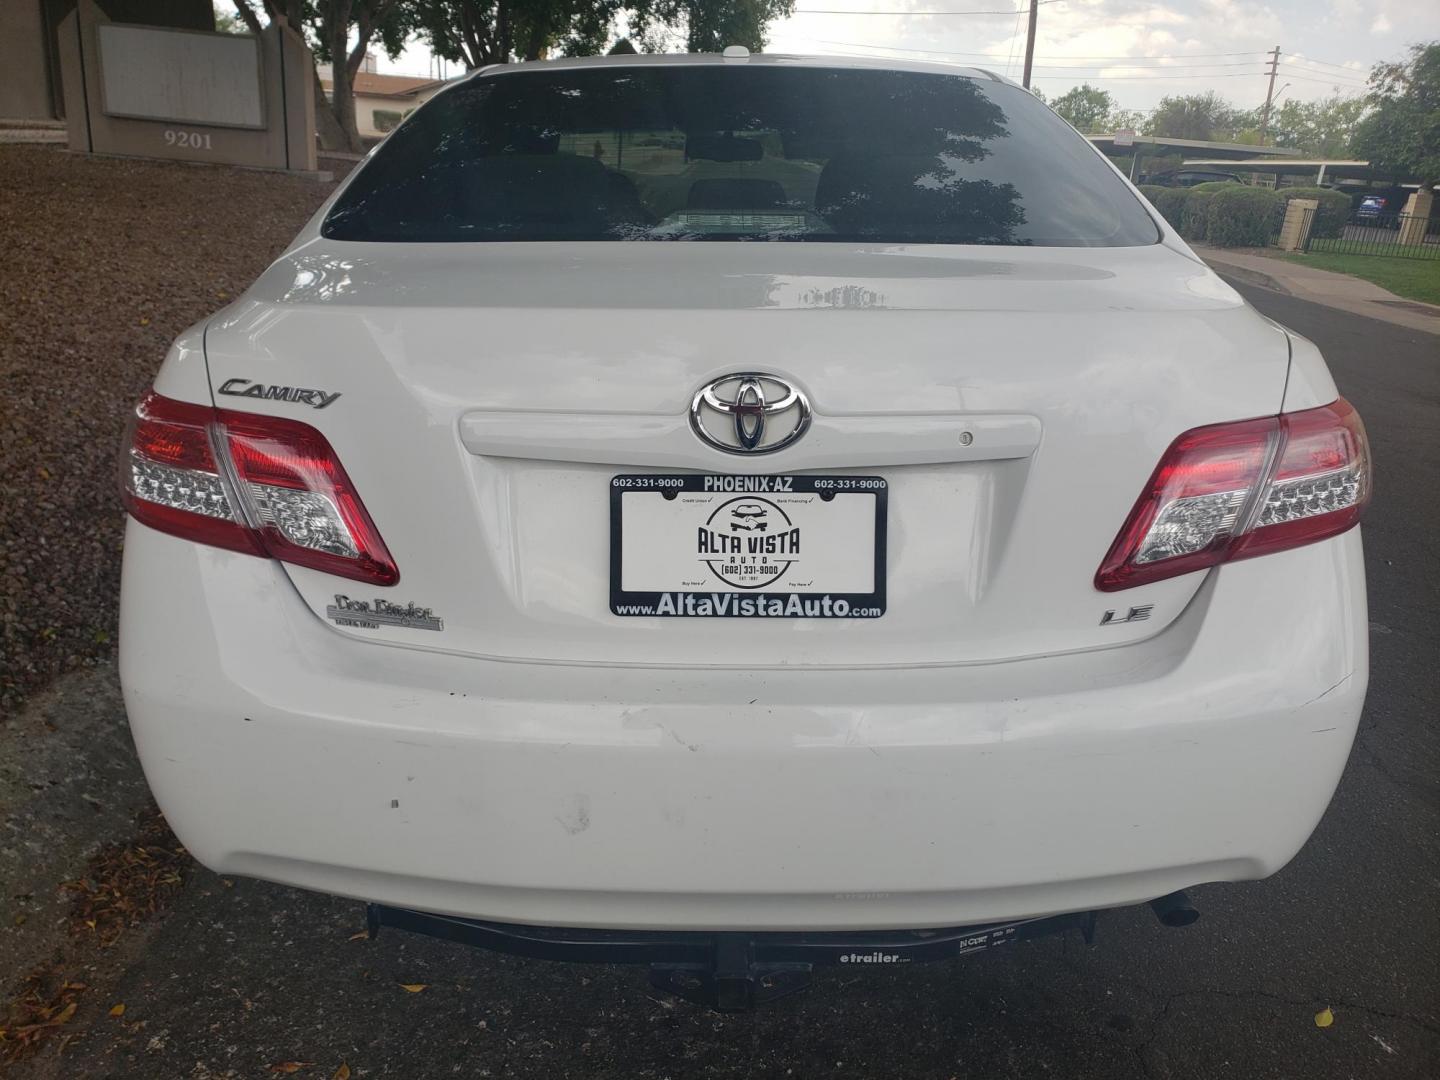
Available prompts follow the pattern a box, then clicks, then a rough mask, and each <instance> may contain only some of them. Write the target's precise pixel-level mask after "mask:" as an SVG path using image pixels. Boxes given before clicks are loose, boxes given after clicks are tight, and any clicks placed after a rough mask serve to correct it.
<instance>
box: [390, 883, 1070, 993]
mask: <svg viewBox="0 0 1440 1080" xmlns="http://www.w3.org/2000/svg"><path fill="white" fill-rule="evenodd" d="M366 918H367V922H368V924H369V927H370V936H371V937H372V938H373V937H374V936H376V935H377V934H378V933H379V931H380V928H381V927H383V926H389V927H394V928H395V929H398V930H408V931H411V932H412V933H418V934H426V935H428V936H431V937H438V938H443V939H445V940H447V941H455V942H459V943H462V944H466V945H474V946H477V947H479V948H483V949H490V950H492V951H495V952H502V953H509V954H512V955H516V956H529V957H533V958H536V959H541V960H564V961H571V962H579V963H594V964H644V965H647V966H648V967H649V971H650V983H651V985H652V986H654V987H656V988H657V989H659V990H662V991H664V992H666V993H668V994H673V995H675V996H676V997H679V998H683V999H684V1000H686V1001H689V1002H693V1003H694V1004H697V1005H703V1006H705V1007H707V1008H711V1009H716V1010H718V1011H721V1012H743V1011H746V1010H749V1009H753V1008H755V1007H756V1006H757V1005H763V1004H766V1003H768V1002H771V1001H774V1000H776V999H777V998H781V997H784V996H786V995H787V994H793V993H795V992H796V991H798V990H803V989H805V987H807V986H808V985H809V984H810V977H811V974H812V972H813V971H814V970H815V968H817V967H830V966H840V967H851V968H863V969H867V970H869V969H875V968H879V967H892V966H895V965H900V964H913V963H926V962H930V961H937V960H953V959H956V958H958V957H961V956H969V955H971V954H972V953H978V952H984V951H985V950H987V949H992V948H997V947H1000V946H1003V945H1007V944H1010V943H1012V942H1015V941H1024V940H1026V939H1028V938H1035V937H1042V936H1045V935H1048V934H1060V933H1064V932H1065V931H1067V930H1072V929H1073V930H1079V931H1080V934H1081V936H1082V937H1083V938H1084V940H1085V942H1086V944H1089V943H1090V942H1092V941H1093V940H1094V937H1095V921H1096V916H1095V912H1093V911H1087V912H1077V913H1074V914H1068V915H1053V916H1050V917H1048V918H1041V919H1025V920H1021V921H1019V922H1010V923H999V924H988V925H982V926H952V927H944V928H940V929H933V930H856V931H825V932H818V933H804V932H781V931H759V932H754V933H751V932H742V931H714V932H705V931H688V930H687V931H634V930H586V929H561V928H557V927H548V926H520V925H516V924H513V923H493V922H484V921H481V920H478V919H461V918H456V917H454V916H449V915H430V914H426V913H424V912H419V911H411V910H409V909H407V908H393V907H387V906H385V905H382V904H369V905H367V907H366Z"/></svg>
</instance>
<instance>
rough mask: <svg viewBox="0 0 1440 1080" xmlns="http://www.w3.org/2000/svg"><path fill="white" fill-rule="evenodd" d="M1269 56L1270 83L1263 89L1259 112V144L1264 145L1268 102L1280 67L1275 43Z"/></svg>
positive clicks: (1267, 124) (1268, 115)
mask: <svg viewBox="0 0 1440 1080" xmlns="http://www.w3.org/2000/svg"><path fill="white" fill-rule="evenodd" d="M1268 55H1269V57H1270V85H1269V87H1268V88H1266V90H1265V108H1264V109H1262V110H1261V112H1260V145H1261V146H1264V145H1265V133H1266V132H1267V131H1269V130H1270V104H1271V102H1272V101H1273V100H1274V98H1275V73H1276V72H1277V71H1278V70H1279V68H1280V46H1279V45H1276V46H1275V48H1274V49H1273V50H1271V51H1270V53H1269V54H1268Z"/></svg>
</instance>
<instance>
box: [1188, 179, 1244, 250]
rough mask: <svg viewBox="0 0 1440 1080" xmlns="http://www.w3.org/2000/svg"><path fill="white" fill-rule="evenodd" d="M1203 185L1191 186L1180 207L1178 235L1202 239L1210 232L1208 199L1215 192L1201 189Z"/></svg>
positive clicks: (1190, 238) (1191, 238) (1189, 238)
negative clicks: (1186, 197)
mask: <svg viewBox="0 0 1440 1080" xmlns="http://www.w3.org/2000/svg"><path fill="white" fill-rule="evenodd" d="M1204 186H1205V185H1204V184H1197V185H1196V186H1195V187H1193V188H1191V189H1190V197H1189V198H1188V199H1186V200H1185V205H1184V206H1182V207H1181V208H1180V235H1181V236H1183V237H1185V239H1186V240H1204V239H1205V238H1206V237H1207V236H1208V235H1209V234H1210V218H1209V213H1210V200H1211V197H1212V196H1213V195H1214V194H1215V193H1214V192H1213V191H1202V190H1201V189H1202V188H1203V187H1204ZM1230 186H1231V187H1233V186H1235V185H1233V184H1232V185H1230Z"/></svg>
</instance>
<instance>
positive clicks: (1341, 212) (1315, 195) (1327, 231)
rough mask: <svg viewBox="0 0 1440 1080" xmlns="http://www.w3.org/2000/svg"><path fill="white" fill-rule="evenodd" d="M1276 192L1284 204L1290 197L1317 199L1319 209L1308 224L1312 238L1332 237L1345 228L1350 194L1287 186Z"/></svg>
mask: <svg viewBox="0 0 1440 1080" xmlns="http://www.w3.org/2000/svg"><path fill="white" fill-rule="evenodd" d="M1276 194H1277V195H1279V196H1280V198H1281V199H1282V200H1284V203H1285V204H1286V205H1288V204H1289V202H1290V200H1291V199H1318V200H1319V202H1320V209H1319V210H1318V211H1317V212H1316V214H1315V220H1314V221H1313V222H1311V224H1310V235H1311V237H1313V238H1318V239H1333V238H1335V237H1337V236H1339V235H1340V234H1341V232H1342V231H1343V230H1344V228H1345V222H1346V221H1348V220H1349V219H1350V196H1349V195H1346V194H1345V193H1344V192H1341V191H1332V190H1331V189H1330V188H1322V187H1287V188H1280V189H1279V190H1278V191H1277V192H1276ZM1282 214H1283V211H1282Z"/></svg>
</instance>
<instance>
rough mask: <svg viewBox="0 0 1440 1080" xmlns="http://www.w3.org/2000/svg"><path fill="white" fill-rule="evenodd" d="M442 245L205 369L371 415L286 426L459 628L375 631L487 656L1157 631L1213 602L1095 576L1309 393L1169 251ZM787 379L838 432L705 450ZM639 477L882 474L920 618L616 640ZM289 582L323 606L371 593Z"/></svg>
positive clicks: (697, 651)
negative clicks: (618, 565) (1291, 381)
mask: <svg viewBox="0 0 1440 1080" xmlns="http://www.w3.org/2000/svg"><path fill="white" fill-rule="evenodd" d="M438 247H439V250H436V248H437V245H395V244H383V245H381V244H353V243H352V244H337V243H334V242H331V241H325V240H320V239H317V240H314V241H312V242H311V243H310V244H309V245H308V246H307V247H306V248H304V249H303V250H301V251H299V252H297V253H295V254H293V255H291V256H289V257H287V258H285V259H282V260H280V261H279V262H277V263H276V264H275V265H274V266H272V267H271V268H270V270H268V271H267V272H266V273H265V274H264V275H262V277H261V278H260V280H258V281H257V282H256V283H255V285H254V286H253V287H252V288H251V290H250V291H249V292H247V294H246V297H245V298H244V302H242V303H239V304H236V305H235V306H233V307H232V308H231V309H230V311H229V312H227V313H226V314H225V315H224V316H223V317H219V318H217V319H215V320H214V321H212V323H211V324H210V326H209V328H208V330H207V332H206V339H205V347H206V354H207V356H208V359H209V367H210V375H211V379H212V383H213V384H214V385H215V386H217V387H218V386H223V385H225V384H226V383H227V381H228V380H231V379H244V380H248V381H249V382H253V383H261V384H265V385H275V384H282V385H296V386H304V387H316V388H321V389H324V390H326V391H328V392H336V391H338V392H341V393H342V395H343V396H342V397H341V398H340V399H338V400H337V401H336V402H335V403H334V404H332V405H329V406H327V407H325V408H324V409H308V408H304V407H296V406H290V407H288V408H289V411H288V412H287V413H286V415H291V416H294V417H295V418H297V419H303V420H304V421H305V422H306V423H309V424H313V425H314V426H315V427H317V428H319V429H320V430H321V431H322V432H323V433H324V434H325V435H326V437H327V438H328V439H329V440H330V442H331V444H332V445H333V446H334V447H335V449H336V451H337V453H338V454H339V456H340V459H341V460H342V461H343V462H344V463H345V467H346V469H347V470H348V471H349V472H350V474H351V476H353V477H354V478H355V480H356V482H357V484H359V485H361V490H362V493H363V496H364V498H365V501H366V505H367V507H368V508H369V510H370V512H371V514H372V515H374V516H375V517H376V520H377V521H383V522H384V523H385V524H384V525H383V526H382V532H383V535H384V537H385V541H386V544H387V545H388V546H389V548H390V550H391V551H392V552H393V554H394V555H395V558H396V561H397V563H398V564H399V566H400V573H401V583H400V585H398V586H397V587H396V590H395V591H396V593H397V597H396V598H397V599H398V600H399V601H400V602H401V603H406V602H413V603H416V604H419V605H422V606H425V607H430V608H433V609H434V610H435V611H436V613H437V614H439V615H441V616H442V617H443V618H444V621H445V632H444V634H443V637H442V636H441V635H436V634H433V633H430V632H428V631H426V630H417V629H410V628H404V627H391V628H382V629H381V630H380V631H378V634H379V636H383V637H384V638H386V639H387V640H392V641H404V642H408V643H412V644H415V645H418V646H422V647H428V648H439V649H445V650H447V651H453V652H456V653H459V654H464V655H470V656H477V657H513V658H521V659H543V660H566V661H585V662H597V663H614V664H654V663H661V664H681V665H684V664H690V663H696V662H700V663H706V664H734V665H741V666H772V665H787V666H790V665H797V664H798V665H804V666H855V665H893V664H902V665H908V664H944V663H971V662H978V661H994V660H1005V659H1014V658H1017V657H1023V656H1035V655H1043V654H1051V653H1057V652H1064V651H1069V650H1075V649H1090V648H1098V647H1108V646H1111V645H1115V644H1119V643H1123V642H1125V641H1127V640H1137V639H1139V638H1141V637H1144V636H1146V635H1149V634H1154V633H1158V632H1159V631H1160V630H1162V629H1163V628H1164V626H1165V625H1166V624H1167V623H1168V622H1169V621H1170V620H1171V619H1173V618H1175V617H1176V616H1177V615H1178V614H1179V613H1180V611H1181V610H1182V609H1183V608H1184V606H1185V604H1186V603H1187V602H1188V600H1189V598H1190V597H1191V596H1192V595H1193V593H1194V591H1195V589H1196V588H1197V587H1198V586H1199V583H1200V580H1201V579H1200V577H1199V576H1196V575H1191V576H1189V577H1184V578H1172V579H1170V580H1167V581H1160V582H1156V583H1154V584H1151V585H1147V586H1144V587H1141V588H1137V589H1135V590H1131V593H1132V595H1130V596H1127V598H1126V600H1127V603H1129V604H1135V605H1139V604H1153V605H1155V610H1154V613H1153V615H1152V617H1151V619H1150V620H1148V621H1146V622H1144V623H1135V624H1131V625H1108V626H1101V625H1099V623H1100V617H1101V615H1102V614H1103V613H1104V611H1105V610H1106V609H1107V608H1109V607H1111V606H1113V605H1112V604H1110V603H1109V602H1108V601H1106V600H1105V599H1104V598H1103V597H1102V596H1101V595H1100V594H1098V593H1096V592H1095V590H1094V587H1093V585H1092V584H1091V578H1092V576H1093V575H1094V572H1095V568H1096V566H1097V565H1098V563H1099V561H1100V558H1101V556H1102V555H1103V554H1104V553H1105V550H1106V548H1107V547H1108V546H1109V544H1110V541H1111V540H1112V539H1113V537H1114V534H1115V531H1116V529H1118V528H1119V525H1120V522H1121V521H1123V520H1124V517H1125V514H1126V513H1127V512H1128V510H1129V508H1130V504H1131V503H1132V502H1133V501H1134V499H1135V495H1136V493H1137V492H1139V490H1140V488H1141V485H1142V484H1143V483H1144V482H1145V480H1146V478H1147V477H1148V475H1149V474H1150V471H1151V470H1152V469H1153V468H1154V466H1155V462H1156V461H1158V460H1159V457H1160V455H1161V454H1162V453H1163V452H1164V450H1165V447H1166V446H1168V445H1169V443H1170V441H1171V440H1172V439H1173V438H1174V437H1175V436H1176V435H1177V434H1178V433H1179V432H1181V431H1184V430H1186V429H1188V428H1192V427H1196V426H1198V425H1201V424H1206V423H1215V422H1218V421H1221V420H1227V419H1242V418H1245V417H1249V416H1260V415H1265V414H1267V413H1268V414H1273V413H1275V412H1277V411H1279V409H1280V404H1281V400H1282V395H1283V393H1284V388H1285V377H1286V369H1287V364H1288V346H1287V343H1286V340H1285V335H1284V333H1283V332H1282V331H1280V330H1279V329H1278V328H1276V327H1274V326H1272V325H1271V324H1269V323H1267V322H1265V321H1264V320H1262V319H1259V318H1257V317H1256V316H1255V315H1254V313H1253V312H1252V311H1251V310H1250V309H1249V308H1247V307H1246V306H1245V305H1244V303H1243V301H1241V300H1240V298H1239V297H1238V296H1237V295H1236V294H1235V293H1234V292H1233V290H1231V289H1230V288H1229V287H1228V286H1226V285H1225V284H1224V283H1223V282H1221V281H1220V280H1219V279H1218V278H1216V277H1215V276H1214V274H1212V273H1211V271H1210V270H1208V269H1207V268H1206V267H1204V266H1203V265H1199V264H1196V263H1195V262H1193V261H1191V260H1189V259H1186V258H1183V257H1181V256H1179V255H1177V254H1176V253H1174V252H1172V251H1171V250H1169V249H1168V248H1166V247H1164V246H1162V245H1152V246H1149V247H1145V248H1113V249H1044V250H1042V249H1025V248H1013V249H1005V248H999V249H989V250H976V249H973V248H971V249H957V248H940V249H918V248H911V249H905V248H893V247H891V248H878V247H877V248H873V249H863V248H860V249H856V248H850V247H848V246H839V245H824V246H823V249H822V250H816V248H817V246H816V245H774V244H764V245H761V244H743V243H742V244H705V245H684V244H681V245H668V244H629V245H620V244H593V243H591V244H572V245H564V244H482V245H465V244H461V245H438ZM401 282H403V283H404V286H403V288H401V287H398V285H399V283H401ZM637 327H643V334H641V335H640V336H639V337H638V339H637V332H636V331H637ZM902 335H903V341H904V348H903V350H902V351H897V349H896V342H897V340H901V339H902ZM472 343H473V344H472ZM962 343H963V344H962ZM757 362H758V363H759V364H760V366H762V367H763V368H765V369H766V370H769V371H774V372H775V373H776V374H778V375H780V376H782V377H785V378H788V379H790V380H792V381H793V382H794V383H796V384H797V385H799V386H800V387H802V388H803V389H804V390H806V391H807V392H808V394H809V397H810V401H811V404H812V405H813V407H814V410H815V417H816V418H815V421H814V430H812V431H811V432H810V433H809V434H808V435H807V436H806V437H805V438H804V439H803V440H801V441H800V442H798V443H797V444H795V445H794V446H793V447H790V448H787V449H786V450H785V451H783V452H782V453H779V454H774V455H764V456H759V457H755V458H746V457H743V456H736V455H731V454H726V453H723V452H721V451H719V450H715V449H712V448H710V447H707V446H705V445H704V444H703V443H701V442H700V441H699V440H698V439H696V438H694V436H693V435H692V434H691V432H690V431H689V430H688V425H687V422H686V416H685V409H686V406H687V405H688V403H689V400H690V398H691V397H692V396H693V394H694V392H695V389H696V388H697V387H698V386H700V385H702V384H703V383H705V382H706V381H707V380H709V379H713V378H716V377H718V376H720V375H723V374H725V373H726V372H727V371H733V370H737V369H738V368H743V367H745V366H747V365H753V364H755V363H757ZM1137 402H1138V403H1142V404H1139V405H1137ZM216 403H217V404H219V405H221V406H222V407H227V408H253V407H254V405H253V403H252V402H250V401H249V400H248V399H244V398H234V397H229V398H227V397H223V396H222V397H217V398H216ZM961 429H968V430H971V431H972V432H974V433H975V435H976V436H977V437H976V438H975V439H974V441H973V442H972V443H971V445H969V446H968V447H967V446H962V445H961V444H960V442H959V439H958V432H959V430H961ZM516 432H520V433H521V434H519V435H517V434H516ZM382 434H383V435H386V436H387V437H384V438H378V437H377V435H382ZM947 437H948V440H947ZM947 441H949V443H950V445H948V446H946V445H944V444H945V443H946V442H947ZM577 444H583V445H577ZM882 444H883V445H884V446H885V449H884V450H883V451H879V450H877V447H879V446H880V445H882ZM1081 445H1083V446H1084V448H1085V454H1084V455H1083V456H1077V455H1076V454H1075V453H1074V452H1073V451H1074V448H1075V447H1076V446H1081ZM467 449H468V451H469V452H467ZM877 454H878V455H879V456H877ZM667 461H668V466H665V467H663V468H662V463H664V462H667ZM641 467H644V468H651V469H660V471H665V470H666V469H667V468H668V469H675V470H677V471H689V472H725V473H776V472H779V473H784V472H815V471H824V470H840V471H846V472H850V473H854V472H856V471H857V470H859V471H864V472H875V473H877V474H881V475H884V477H885V478H886V479H887V480H888V481H889V483H890V490H891V497H890V522H889V529H890V536H891V544H890V546H891V567H890V572H889V575H888V581H889V588H890V591H891V597H892V600H893V601H894V602H893V603H892V605H891V611H890V613H889V614H887V615H886V616H885V618H884V619H883V620H881V621H878V622H876V623H874V624H860V623H854V622H839V621H836V622H827V623H824V624H816V623H813V622H806V621H793V622H790V623H788V624H786V625H780V626H775V627H769V628H767V629H766V631H765V632H763V633H761V632H757V628H756V627H755V626H753V625H751V623H749V622H748V621H746V620H719V621H713V620H705V621H695V620H681V621H679V622H678V623H677V622H676V621H668V622H667V621H661V620H645V619H625V620H620V619H616V618H615V617H614V616H612V615H611V614H610V611H609V607H608V589H609V563H608V558H607V552H608V547H609V539H610V538H609V531H608V514H609V509H608V507H609V480H610V478H611V477H612V476H613V475H615V474H616V473H619V472H626V471H632V472H633V471H635V469H637V468H641ZM406 477H408V478H412V479H413V480H415V481H421V482H395V481H396V480H397V479H399V478H406ZM1054 521H1064V522H1066V526H1065V529H1064V534H1065V535H1064V540H1063V541H1061V540H1060V538H1059V536H1058V534H1056V533H1055V532H1054V531H1053V529H1052V528H1051V527H1050V526H1049V525H1047V524H1044V523H1048V522H1054ZM576 522H586V523H588V527H585V528H579V529H577V528H573V527H571V526H572V524H573V523H576ZM289 572H290V575H291V577H292V579H293V580H294V581H295V584H296V587H297V588H298V589H299V590H300V592H301V595H303V596H304V597H305V598H306V600H307V601H308V602H309V603H310V605H311V607H312V608H313V609H314V610H315V611H316V612H317V613H319V614H321V615H322V616H323V615H324V612H325V609H326V607H327V606H329V605H331V604H334V603H335V602H336V601H335V594H336V593H337V591H338V592H341V593H342V594H343V595H347V596H356V595H362V594H357V593H356V592H355V590H353V589H349V588H345V589H337V588H336V585H335V581H334V579H333V578H331V577H330V576H329V575H327V574H323V573H320V572H317V571H311V570H306V569H304V568H295V567H292V568H289ZM342 632H346V633H349V634H351V635H352V636H356V637H365V638H367V639H368V638H373V637H375V636H376V635H377V631H373V630H351V629H344V630H343V631H342Z"/></svg>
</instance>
